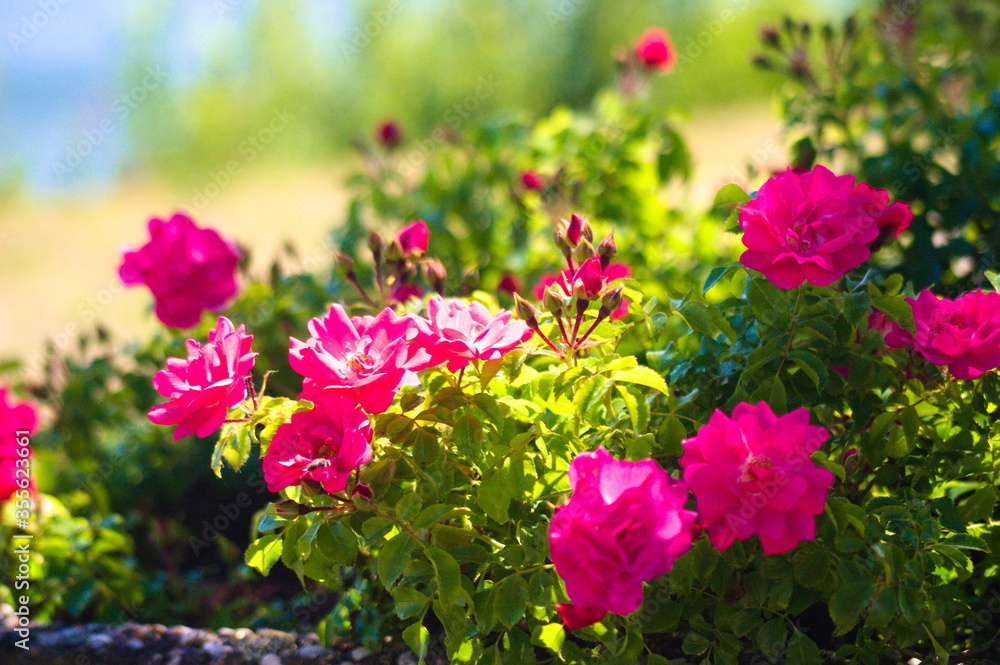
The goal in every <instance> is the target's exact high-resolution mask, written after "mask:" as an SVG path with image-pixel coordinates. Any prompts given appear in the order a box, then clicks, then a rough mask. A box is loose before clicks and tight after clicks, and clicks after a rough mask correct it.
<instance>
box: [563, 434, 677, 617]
mask: <svg viewBox="0 0 1000 665" xmlns="http://www.w3.org/2000/svg"><path fill="white" fill-rule="evenodd" d="M569 484H570V489H571V490H572V492H573V494H572V496H571V497H570V500H569V503H567V504H566V505H564V506H560V507H558V508H556V511H555V514H554V515H553V516H552V523H551V525H550V527H549V547H550V552H551V556H552V563H553V564H554V565H555V569H556V572H557V573H559V576H560V577H562V578H563V580H565V582H566V593H567V595H569V598H570V600H571V601H572V603H570V604H562V605H560V607H559V608H558V609H559V611H560V614H561V615H562V617H563V621H564V622H565V623H566V626H567V627H568V628H569V629H570V630H575V629H577V628H582V627H583V626H586V625H590V624H591V623H594V622H597V621H600V620H601V619H602V618H603V617H604V615H605V614H606V613H607V612H614V613H615V614H631V613H632V612H635V611H636V610H637V609H639V606H640V605H642V600H643V594H642V583H643V582H645V581H647V580H651V579H654V578H656V577H659V576H660V575H663V574H665V573H667V572H668V571H669V570H670V568H671V567H672V566H673V563H674V561H676V560H677V559H678V558H679V557H680V556H681V555H683V554H684V553H685V552H687V551H688V549H689V548H690V547H691V528H692V526H693V525H694V521H695V513H694V512H692V511H690V510H685V509H684V504H685V503H686V502H687V499H688V492H687V489H686V488H685V487H684V484H683V483H681V482H679V481H676V480H674V479H673V478H671V477H670V476H668V475H667V473H666V472H665V471H664V470H663V469H662V468H660V466H659V465H658V464H657V463H656V462H655V461H653V460H651V459H646V460H642V461H640V462H627V461H623V460H618V459H615V458H614V457H612V456H611V454H610V453H608V451H607V450H605V449H604V448H603V447H601V448H598V449H597V450H595V451H594V452H592V453H583V454H581V455H577V456H576V458H575V459H574V460H573V461H572V462H571V463H570V466H569Z"/></svg>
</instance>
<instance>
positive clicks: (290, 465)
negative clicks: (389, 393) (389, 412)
mask: <svg viewBox="0 0 1000 665" xmlns="http://www.w3.org/2000/svg"><path fill="white" fill-rule="evenodd" d="M371 440H372V428H371V425H370V424H369V422H368V416H366V415H365V413H364V412H363V411H362V410H361V409H360V407H358V405H357V404H355V403H354V402H352V401H351V400H348V399H344V398H342V397H328V398H324V399H322V400H320V401H318V402H317V403H316V405H315V407H313V408H312V409H310V410H308V411H299V412H297V413H295V414H293V415H292V419H291V421H289V422H287V423H285V424H283V425H281V426H280V427H279V428H278V431H276V432H275V433H274V438H272V439H271V444H270V446H268V448H267V453H266V454H265V455H264V459H263V467H264V482H265V483H267V489H269V490H270V491H272V492H280V491H281V490H283V489H285V488H286V487H291V486H292V485H299V484H301V483H302V482H303V481H304V480H315V481H317V482H319V483H321V484H322V485H323V489H325V490H326V491H327V492H329V493H330V494H333V493H335V492H340V491H342V490H343V489H345V488H346V487H347V481H348V479H349V478H350V475H351V472H352V471H354V470H355V469H356V468H358V467H359V466H361V465H363V464H367V463H368V462H369V461H371V458H372V448H371Z"/></svg>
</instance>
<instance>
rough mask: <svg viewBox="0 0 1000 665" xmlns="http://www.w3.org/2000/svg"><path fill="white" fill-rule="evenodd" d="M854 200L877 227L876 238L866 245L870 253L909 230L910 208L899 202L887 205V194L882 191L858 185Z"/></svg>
mask: <svg viewBox="0 0 1000 665" xmlns="http://www.w3.org/2000/svg"><path fill="white" fill-rule="evenodd" d="M854 199H855V200H856V202H857V203H856V205H859V206H860V210H861V212H863V213H865V214H868V215H871V216H872V217H873V218H874V219H875V224H876V225H877V226H878V237H877V238H875V240H873V241H872V242H871V243H870V244H869V245H868V247H869V249H871V251H873V252H874V251H876V250H877V249H879V248H880V247H882V246H883V245H885V244H886V243H887V242H889V241H890V240H895V239H896V238H898V237H899V236H900V235H901V234H902V233H903V231H905V230H906V229H908V228H910V222H912V221H913V212H912V211H911V210H910V206H909V205H907V204H906V203H903V202H901V201H897V202H896V203H893V204H892V205H889V192H887V191H885V190H884V189H872V188H870V187H869V186H868V185H866V184H865V183H863V182H862V183H858V185H857V186H856V187H855V188H854Z"/></svg>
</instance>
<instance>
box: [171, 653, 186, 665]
mask: <svg viewBox="0 0 1000 665" xmlns="http://www.w3.org/2000/svg"><path fill="white" fill-rule="evenodd" d="M183 660H184V655H183V654H179V653H178V654H174V657H173V658H171V659H170V662H169V663H167V665H181V662H183Z"/></svg>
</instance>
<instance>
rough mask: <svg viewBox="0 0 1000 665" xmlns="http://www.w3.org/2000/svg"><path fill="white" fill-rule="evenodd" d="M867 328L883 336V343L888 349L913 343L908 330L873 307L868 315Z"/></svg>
mask: <svg viewBox="0 0 1000 665" xmlns="http://www.w3.org/2000/svg"><path fill="white" fill-rule="evenodd" d="M868 329H869V330H874V331H876V332H877V333H878V334H880V335H882V337H883V338H885V345H886V346H888V347H889V348H890V349H902V348H905V347H907V346H910V345H912V344H913V339H912V335H911V334H910V331H908V330H906V329H905V328H903V327H902V326H901V325H899V324H898V323H896V322H895V321H893V320H892V319H890V318H889V317H888V316H886V315H885V312H881V311H879V310H877V309H875V308H874V307H873V308H872V312H871V314H869V315H868Z"/></svg>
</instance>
